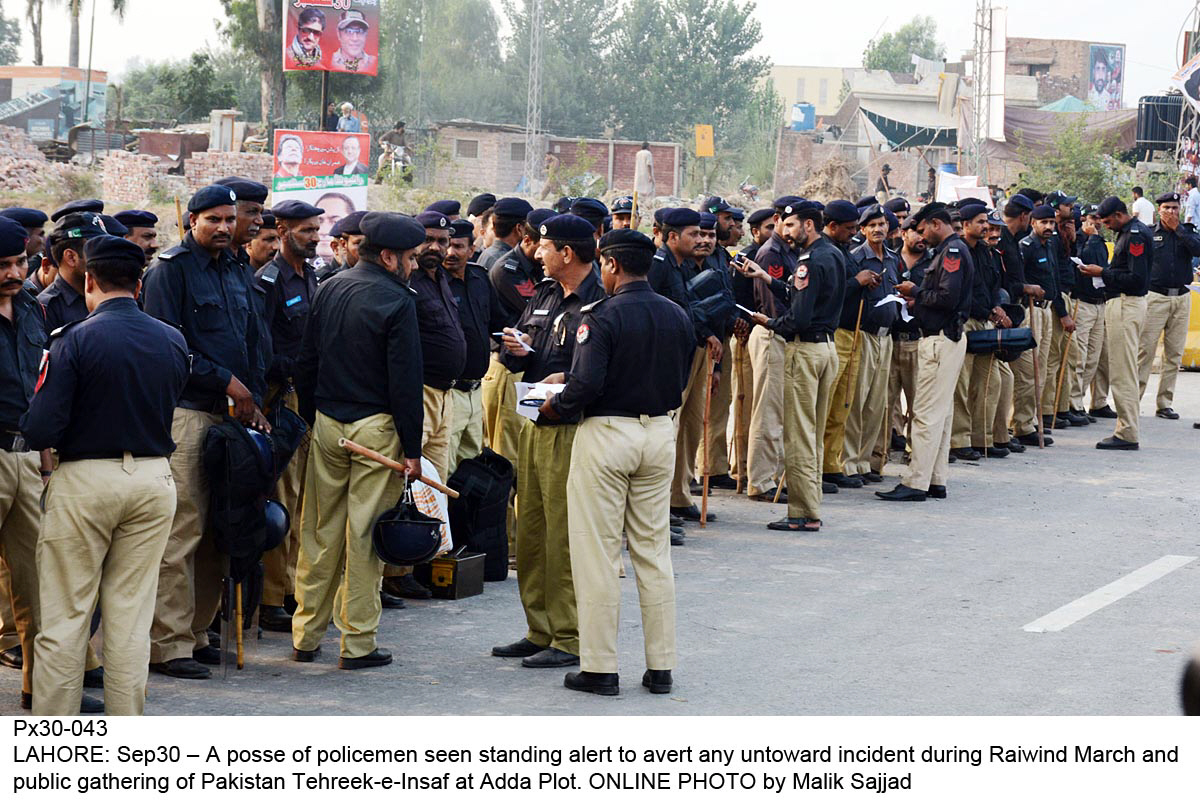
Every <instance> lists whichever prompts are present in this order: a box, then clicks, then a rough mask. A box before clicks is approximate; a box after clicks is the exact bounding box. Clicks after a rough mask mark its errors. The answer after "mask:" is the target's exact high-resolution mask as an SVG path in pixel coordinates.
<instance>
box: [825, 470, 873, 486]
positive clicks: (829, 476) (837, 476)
mask: <svg viewBox="0 0 1200 810" xmlns="http://www.w3.org/2000/svg"><path fill="white" fill-rule="evenodd" d="M821 480H822V481H828V482H829V483H831V484H834V485H835V486H837V487H838V488H840V489H862V485H863V482H862V481H859V480H858V479H857V478H852V477H850V476H849V475H846V474H845V473H824V474H823V475H822V476H821Z"/></svg>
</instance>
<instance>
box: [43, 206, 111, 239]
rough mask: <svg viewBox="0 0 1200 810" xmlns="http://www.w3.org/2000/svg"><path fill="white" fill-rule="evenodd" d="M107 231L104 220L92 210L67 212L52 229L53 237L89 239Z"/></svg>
mask: <svg viewBox="0 0 1200 810" xmlns="http://www.w3.org/2000/svg"><path fill="white" fill-rule="evenodd" d="M106 233H108V231H107V230H106V229H105V227H104V220H103V219H101V218H100V214H97V213H96V212H94V211H87V212H84V213H76V214H67V215H66V216H65V217H63V218H62V219H60V220H59V222H58V227H57V228H55V229H54V238H55V239H91V238H92V237H93V236H101V235H103V234H106Z"/></svg>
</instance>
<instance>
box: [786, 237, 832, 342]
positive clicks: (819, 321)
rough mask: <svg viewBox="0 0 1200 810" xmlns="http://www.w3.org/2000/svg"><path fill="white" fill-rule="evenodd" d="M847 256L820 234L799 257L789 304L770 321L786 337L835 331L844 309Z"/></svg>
mask: <svg viewBox="0 0 1200 810" xmlns="http://www.w3.org/2000/svg"><path fill="white" fill-rule="evenodd" d="M845 289H846V258H845V256H844V255H843V254H842V251H840V250H838V249H837V248H836V247H834V245H833V242H831V241H830V240H829V239H828V237H825V236H821V237H818V238H817V240H816V241H815V242H813V243H812V244H811V245H809V246H808V248H806V249H805V250H804V251H802V252H801V253H800V255H799V256H797V257H796V270H795V273H793V275H792V289H791V292H790V294H789V295H790V298H789V301H788V308H787V310H785V311H784V312H783V314H782V315H780V316H779V317H777V318H772V319H771V321H770V322H769V323H768V324H767V327H768V328H770V329H771V330H773V331H775V332H778V333H779V335H780V336H781V337H783V338H784V339H785V340H791V339H792V338H794V337H795V336H796V335H801V336H803V337H814V336H817V335H826V336H828V335H832V334H833V332H834V330H835V329H837V324H838V317H839V316H840V315H841V312H842V295H843V293H844V291H845Z"/></svg>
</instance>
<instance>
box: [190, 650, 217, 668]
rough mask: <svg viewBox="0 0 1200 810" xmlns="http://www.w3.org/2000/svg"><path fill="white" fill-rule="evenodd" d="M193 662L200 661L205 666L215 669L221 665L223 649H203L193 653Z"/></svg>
mask: <svg viewBox="0 0 1200 810" xmlns="http://www.w3.org/2000/svg"><path fill="white" fill-rule="evenodd" d="M192 660H194V661H198V662H199V663H201V664H204V665H205V666H210V667H215V666H220V664H221V648H220V647H213V646H208V647H201V648H200V649H198V650H193V651H192Z"/></svg>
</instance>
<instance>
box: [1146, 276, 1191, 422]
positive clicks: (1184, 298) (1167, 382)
mask: <svg viewBox="0 0 1200 810" xmlns="http://www.w3.org/2000/svg"><path fill="white" fill-rule="evenodd" d="M1191 312H1192V295H1191V293H1190V292H1188V291H1186V290H1185V291H1184V294H1183V295H1163V294H1162V293H1156V292H1154V291H1153V290H1151V291H1150V292H1148V293H1146V322H1145V324H1143V326H1142V334H1141V336H1140V339H1139V343H1138V398H1139V399H1140V398H1141V397H1143V396H1145V395H1146V383H1148V382H1149V381H1150V367H1151V366H1152V365H1153V364H1154V355H1155V354H1156V352H1157V350H1158V338H1159V336H1160V335H1161V336H1162V342H1163V362H1162V371H1161V372H1160V373H1159V376H1158V395H1157V397H1156V398H1155V401H1154V407H1155V409H1156V410H1162V409H1163V408H1170V407H1171V403H1172V402H1174V401H1175V379H1176V378H1177V377H1178V376H1179V365H1180V363H1182V362H1183V347H1184V344H1185V343H1187V332H1188V318H1189V317H1190V316H1191Z"/></svg>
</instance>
